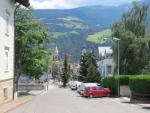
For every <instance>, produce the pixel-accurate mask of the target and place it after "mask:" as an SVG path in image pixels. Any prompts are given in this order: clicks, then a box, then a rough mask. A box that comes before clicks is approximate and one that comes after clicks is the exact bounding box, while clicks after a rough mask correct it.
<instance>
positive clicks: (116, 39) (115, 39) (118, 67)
mask: <svg viewBox="0 0 150 113" xmlns="http://www.w3.org/2000/svg"><path fill="white" fill-rule="evenodd" d="M103 39H104V40H108V38H103ZM113 41H116V42H118V44H117V46H118V47H117V48H118V55H117V56H118V58H117V60H118V61H117V63H118V66H117V73H118V76H119V74H120V62H119V61H120V49H119V46H120V45H119V44H120V39H119V38H116V37H113ZM119 95H120V86H119V78H118V96H119Z"/></svg>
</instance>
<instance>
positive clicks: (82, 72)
mask: <svg viewBox="0 0 150 113" xmlns="http://www.w3.org/2000/svg"><path fill="white" fill-rule="evenodd" d="M87 59H88V55H87V53H83V54H81V58H80V71H79V73H80V77H79V80H80V81H84V80H85V78H86V76H87V68H88V65H87Z"/></svg>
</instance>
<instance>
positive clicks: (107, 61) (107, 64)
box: [98, 47, 115, 76]
mask: <svg viewBox="0 0 150 113" xmlns="http://www.w3.org/2000/svg"><path fill="white" fill-rule="evenodd" d="M98 52H99V57H100V61H99V62H98V66H99V71H100V73H101V76H113V73H114V67H115V63H114V61H113V58H112V54H113V52H112V49H111V47H98Z"/></svg>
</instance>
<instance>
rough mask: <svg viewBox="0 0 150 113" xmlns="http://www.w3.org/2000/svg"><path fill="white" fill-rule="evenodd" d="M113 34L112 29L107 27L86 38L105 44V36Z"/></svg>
mask: <svg viewBox="0 0 150 113" xmlns="http://www.w3.org/2000/svg"><path fill="white" fill-rule="evenodd" d="M111 35H112V32H111V30H110V29H106V30H103V31H101V32H97V33H95V34H93V35H89V36H88V37H87V39H86V40H87V41H89V42H93V43H97V44H103V43H105V40H103V38H106V37H111Z"/></svg>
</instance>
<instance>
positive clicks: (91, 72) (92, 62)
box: [86, 50, 98, 82]
mask: <svg viewBox="0 0 150 113" xmlns="http://www.w3.org/2000/svg"><path fill="white" fill-rule="evenodd" d="M87 64H88V68H87V77H86V81H87V82H95V81H96V80H97V78H98V77H97V67H98V66H97V61H96V56H95V53H94V50H92V51H90V52H89V53H88V60H87Z"/></svg>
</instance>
